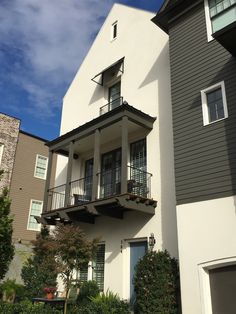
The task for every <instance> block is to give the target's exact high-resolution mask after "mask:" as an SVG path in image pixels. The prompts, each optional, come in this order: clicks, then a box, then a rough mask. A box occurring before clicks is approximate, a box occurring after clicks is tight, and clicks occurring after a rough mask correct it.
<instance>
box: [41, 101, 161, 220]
mask: <svg viewBox="0 0 236 314" xmlns="http://www.w3.org/2000/svg"><path fill="white" fill-rule="evenodd" d="M154 121H155V118H152V117H150V116H149V115H147V114H145V113H143V112H141V111H139V110H137V109H135V108H133V107H131V106H129V105H128V104H124V103H123V104H121V105H119V106H117V107H115V108H114V109H112V110H111V111H108V112H106V113H104V114H103V115H102V116H99V117H98V118H96V119H94V120H92V121H89V122H87V123H86V124H85V125H82V126H80V127H78V128H77V129H75V130H72V131H71V132H69V133H67V134H65V135H62V136H61V137H60V138H58V139H56V140H54V141H52V142H50V143H49V144H48V145H49V148H50V158H49V165H48V174H47V180H46V191H45V197H44V209H43V214H42V222H43V223H47V224H55V223H56V222H57V221H73V220H76V221H82V222H90V223H91V222H92V223H93V222H94V221H95V218H96V217H97V216H101V215H104V216H111V217H114V218H120V219H121V218H123V216H124V215H123V214H124V212H125V211H137V212H142V213H145V214H148V215H153V214H154V213H155V207H156V201H155V200H154V199H153V195H152V193H151V178H152V175H151V174H150V173H149V172H147V157H146V154H147V151H146V136H147V134H148V133H149V132H150V131H151V129H152V125H153V122H154ZM137 134H138V136H137ZM135 137H136V141H134V142H133V141H132V140H131V139H132V138H135ZM137 137H138V138H140V139H139V140H137ZM108 147H111V148H112V149H111V150H108ZM55 153H56V154H59V155H63V156H66V157H67V158H68V159H67V161H68V162H67V165H66V168H65V170H62V174H61V175H59V176H60V178H61V179H63V180H64V182H65V183H64V184H62V185H57V186H54V187H51V188H50V186H49V182H50V172H51V160H52V156H53V154H55ZM85 156H90V157H89V158H88V157H85Z"/></svg>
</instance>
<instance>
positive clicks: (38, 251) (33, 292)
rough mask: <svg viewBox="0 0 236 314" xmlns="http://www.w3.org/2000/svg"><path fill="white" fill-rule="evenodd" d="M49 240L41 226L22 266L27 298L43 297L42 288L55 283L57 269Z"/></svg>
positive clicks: (47, 234)
mask: <svg viewBox="0 0 236 314" xmlns="http://www.w3.org/2000/svg"><path fill="white" fill-rule="evenodd" d="M49 240H50V235H49V231H48V229H47V228H46V227H43V228H42V230H41V232H40V234H39V235H38V236H37V238H36V240H35V241H33V242H32V243H33V245H34V247H33V255H32V256H31V257H30V258H28V260H27V262H26V264H25V265H24V266H23V268H22V272H21V277H22V279H23V281H24V284H25V287H26V290H27V292H28V297H29V298H32V297H43V296H44V292H43V289H44V288H45V287H46V286H48V287H50V286H53V287H56V285H57V281H56V280H57V275H58V269H57V264H56V261H55V257H54V254H53V252H52V249H51V246H50V242H49Z"/></svg>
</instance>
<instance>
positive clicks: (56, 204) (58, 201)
mask: <svg viewBox="0 0 236 314" xmlns="http://www.w3.org/2000/svg"><path fill="white" fill-rule="evenodd" d="M65 191H66V185H65V184H62V185H59V186H56V187H54V188H52V189H49V191H48V206H47V210H53V209H58V208H62V207H64V203H65Z"/></svg>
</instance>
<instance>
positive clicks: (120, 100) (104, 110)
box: [100, 97, 123, 116]
mask: <svg viewBox="0 0 236 314" xmlns="http://www.w3.org/2000/svg"><path fill="white" fill-rule="evenodd" d="M122 104H123V97H118V98H116V99H114V100H113V101H111V102H109V103H108V104H106V105H104V106H102V107H101V108H100V116H101V115H103V114H104V113H107V112H109V111H111V110H113V109H115V108H117V107H119V106H121V105H122Z"/></svg>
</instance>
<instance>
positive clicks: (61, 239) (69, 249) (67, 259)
mask: <svg viewBox="0 0 236 314" xmlns="http://www.w3.org/2000/svg"><path fill="white" fill-rule="evenodd" d="M97 243H98V239H94V240H92V241H89V240H87V239H86V236H85V233H84V232H83V231H82V230H81V229H80V227H78V226H75V225H72V224H71V225H63V224H59V225H57V226H56V228H55V230H54V232H53V236H52V237H51V243H50V245H51V248H52V251H53V253H54V255H55V260H56V263H57V266H58V272H59V273H60V276H61V278H62V280H63V282H64V285H65V289H66V301H65V309H64V313H66V312H67V301H68V293H69V289H70V287H71V284H72V281H73V274H74V272H75V271H79V269H80V268H83V267H85V266H87V265H88V262H89V260H91V259H92V257H93V256H94V254H95V252H96V249H97Z"/></svg>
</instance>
